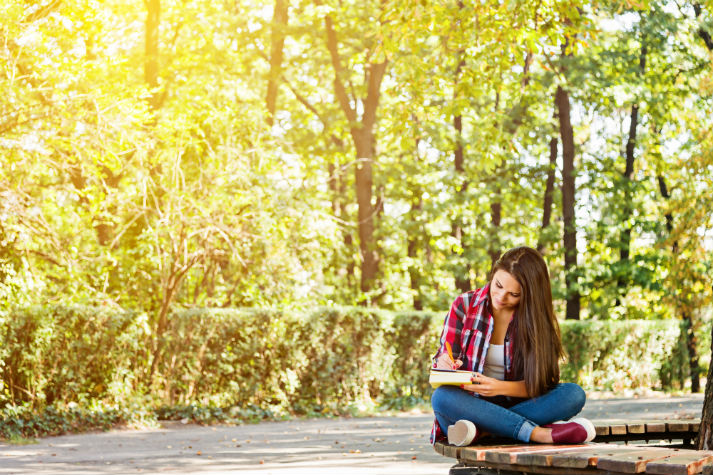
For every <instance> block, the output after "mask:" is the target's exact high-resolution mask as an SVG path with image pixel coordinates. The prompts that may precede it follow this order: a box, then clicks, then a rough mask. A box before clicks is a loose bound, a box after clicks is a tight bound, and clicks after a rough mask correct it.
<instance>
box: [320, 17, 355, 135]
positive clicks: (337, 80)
mask: <svg viewBox="0 0 713 475" xmlns="http://www.w3.org/2000/svg"><path fill="white" fill-rule="evenodd" d="M324 26H325V28H326V30H327V49H328V50H329V56H330V58H331V59H332V66H333V67H334V93H335V95H336V96H337V100H338V101H339V105H340V106H341V107H342V110H343V111H344V114H345V115H346V116H347V120H349V122H351V123H354V122H356V121H357V116H356V111H355V110H354V109H353V108H352V106H351V104H350V101H349V96H348V94H347V91H346V89H345V88H344V83H342V80H341V77H342V76H343V75H344V68H343V67H342V62H341V60H340V59H339V51H338V50H337V33H336V31H334V23H333V22H332V17H331V16H329V15H325V17H324Z"/></svg>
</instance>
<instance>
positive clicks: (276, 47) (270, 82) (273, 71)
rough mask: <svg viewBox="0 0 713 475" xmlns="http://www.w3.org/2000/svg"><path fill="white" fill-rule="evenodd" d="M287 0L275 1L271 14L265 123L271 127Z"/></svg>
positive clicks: (282, 49)
mask: <svg viewBox="0 0 713 475" xmlns="http://www.w3.org/2000/svg"><path fill="white" fill-rule="evenodd" d="M288 8H289V1H288V0H275V8H274V10H273V12H272V32H271V39H270V41H271V46H270V75H269V76H268V79H267V95H266V97H265V104H266V107H267V123H268V125H272V124H273V121H274V118H275V117H274V116H275V110H276V108H277V91H278V86H279V81H280V74H281V73H282V56H283V51H284V47H285V28H286V27H287V13H288Z"/></svg>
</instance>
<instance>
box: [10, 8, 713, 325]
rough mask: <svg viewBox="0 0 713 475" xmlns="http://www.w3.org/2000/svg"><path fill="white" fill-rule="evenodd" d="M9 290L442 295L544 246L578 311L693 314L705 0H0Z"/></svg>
mask: <svg viewBox="0 0 713 475" xmlns="http://www.w3.org/2000/svg"><path fill="white" fill-rule="evenodd" d="M0 13H1V15H2V18H3V20H2V29H1V30H0V34H1V35H2V43H1V46H0V57H2V62H1V63H0V65H1V67H2V75H0V82H1V86H2V89H3V91H4V94H3V95H2V97H0V110H1V114H0V160H1V161H2V163H1V166H0V214H1V216H2V218H1V219H0V302H1V303H2V305H3V306H4V307H5V308H8V307H11V306H15V305H27V304H34V303H43V302H79V303H89V304H106V305H118V306H121V307H125V308H133V309H141V310H143V311H146V312H148V314H149V315H151V324H152V325H153V328H154V329H155V330H156V331H158V332H160V331H161V328H163V327H165V325H166V318H167V315H168V310H169V308H171V307H172V306H208V307H280V308H291V307H306V306H310V305H314V304H327V305H329V304H332V303H336V304H346V305H351V304H360V305H372V306H379V307H383V308H392V309H393V308H408V307H414V308H417V309H444V308H445V307H446V306H447V305H448V304H449V302H450V301H451V300H452V298H453V297H454V295H455V294H456V293H458V292H460V291H464V290H467V289H468V288H472V287H474V286H478V285H481V284H482V283H484V281H485V278H486V275H487V272H488V271H489V269H490V265H491V262H492V260H493V259H494V258H496V257H497V255H498V254H499V253H500V252H502V251H503V250H505V249H507V248H508V247H511V246H515V245H521V244H525V245H530V246H533V247H538V248H539V249H540V250H541V251H542V252H543V254H544V255H545V257H546V260H547V262H548V264H549V266H550V271H551V275H552V278H553V289H554V292H555V297H556V299H557V302H558V313H559V315H560V316H561V317H564V316H565V315H566V316H567V317H569V318H599V319H606V318H613V319H617V318H626V317H639V318H641V317H644V318H650V317H681V318H684V317H685V318H689V319H690V318H693V319H694V320H695V318H696V317H697V316H699V315H700V314H701V312H702V311H703V309H705V308H707V307H708V306H710V299H711V292H710V288H711V277H710V276H711V275H712V274H713V272H712V267H713V258H711V255H713V254H712V253H711V250H713V249H712V248H713V240H712V238H711V231H712V230H713V223H712V222H711V212H710V210H711V209H713V191H711V190H713V186H711V185H712V181H713V134H712V132H711V125H710V120H709V118H710V117H711V115H713V114H712V113H713V110H712V109H713V107H712V106H713V100H712V99H713V69H712V67H711V66H712V64H713V63H712V61H711V60H712V58H713V56H711V55H712V51H713V40H711V34H713V7H711V6H710V5H708V4H702V3H697V2H682V1H679V2H670V1H663V0H662V1H655V0H650V1H647V0H640V1H634V0H622V1H608V2H607V1H598V2H583V1H576V2H571V1H567V2H564V1H554V0H539V1H525V2H523V1H491V0H484V1H473V2H468V1H464V0H454V1H448V2H432V1H428V0H423V1H418V2H415V1H406V2H396V1H391V0H381V1H378V2H377V1H372V0H369V1H366V2H365V1H359V2H357V1H353V0H340V1H332V0H322V1H315V2H309V1H304V0H292V1H289V0H275V2H274V4H255V3H254V2H246V1H243V0H234V1H230V2H226V1H218V2H205V1H202V0H189V1H186V2H180V3H169V2H161V1H160V0H147V1H144V2H137V1H128V2H117V1H113V0H110V1H106V2H97V1H91V0H78V1H75V2H61V1H58V0H43V1H39V2H30V3H21V2H8V1H2V2H0Z"/></svg>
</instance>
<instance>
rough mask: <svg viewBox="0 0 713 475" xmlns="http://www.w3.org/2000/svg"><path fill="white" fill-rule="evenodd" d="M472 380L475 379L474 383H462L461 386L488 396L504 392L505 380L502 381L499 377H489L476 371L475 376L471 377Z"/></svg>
mask: <svg viewBox="0 0 713 475" xmlns="http://www.w3.org/2000/svg"><path fill="white" fill-rule="evenodd" d="M471 381H473V384H463V385H461V388H463V389H465V390H466V391H472V392H474V393H478V394H480V395H481V396H486V397H493V396H499V395H502V394H503V389H504V385H503V381H500V380H499V379H495V378H489V377H488V376H483V375H482V374H480V373H475V376H473V377H472V378H471Z"/></svg>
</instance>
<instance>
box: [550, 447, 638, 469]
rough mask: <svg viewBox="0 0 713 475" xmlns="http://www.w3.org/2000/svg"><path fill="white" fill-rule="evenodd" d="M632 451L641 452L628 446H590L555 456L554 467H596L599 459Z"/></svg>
mask: <svg viewBox="0 0 713 475" xmlns="http://www.w3.org/2000/svg"><path fill="white" fill-rule="evenodd" d="M632 449H634V450H640V448H639V447H636V448H633V447H629V446H626V445H610V444H601V445H592V444H590V445H589V447H587V448H581V449H578V450H573V451H571V452H568V453H564V454H557V455H553V456H552V466H553V467H563V468H587V467H589V466H592V467H595V466H596V465H597V461H598V460H599V457H603V456H613V455H615V454H617V453H620V452H631V451H632Z"/></svg>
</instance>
